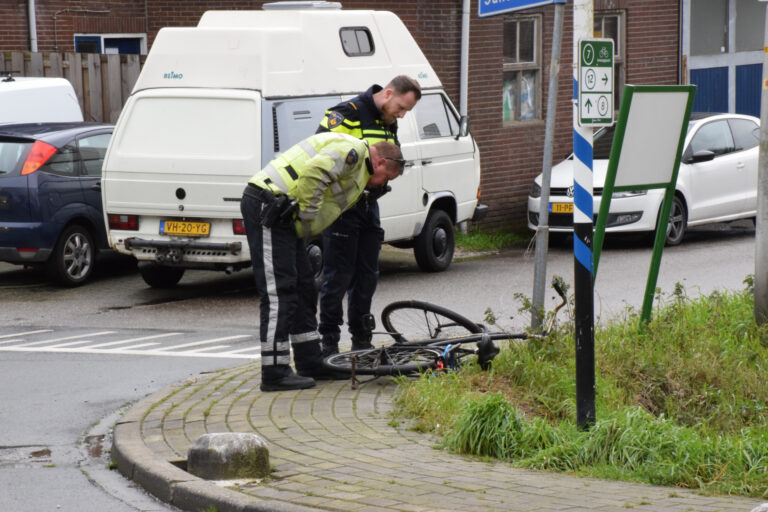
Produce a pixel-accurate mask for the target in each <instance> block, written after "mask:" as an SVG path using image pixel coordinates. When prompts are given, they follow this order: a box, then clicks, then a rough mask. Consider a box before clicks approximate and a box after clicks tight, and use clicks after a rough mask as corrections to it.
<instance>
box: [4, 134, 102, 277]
mask: <svg viewBox="0 0 768 512" xmlns="http://www.w3.org/2000/svg"><path fill="white" fill-rule="evenodd" d="M112 130H113V126H112V125H109V124H97V123H82V122H79V123H32V124H8V125H0V261H5V262H9V263H16V264H24V265H35V264H39V265H45V267H46V271H47V273H48V275H49V277H50V278H51V279H52V280H54V281H56V282H58V283H60V284H63V285H69V286H73V285H79V284H82V283H83V282H85V281H86V280H87V279H88V278H89V277H90V275H91V274H92V272H93V269H94V265H95V260H96V253H97V252H98V251H99V250H102V249H107V248H108V247H109V245H108V244H107V239H106V232H105V229H104V217H103V213H102V208H101V167H102V163H103V161H104V155H105V153H106V151H107V145H108V144H109V140H110V137H111V134H112Z"/></svg>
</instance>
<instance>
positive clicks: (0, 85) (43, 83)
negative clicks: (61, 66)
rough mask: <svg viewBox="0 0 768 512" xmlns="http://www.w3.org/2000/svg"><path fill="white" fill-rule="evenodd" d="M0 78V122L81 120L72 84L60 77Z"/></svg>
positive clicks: (9, 75) (8, 75) (78, 104)
mask: <svg viewBox="0 0 768 512" xmlns="http://www.w3.org/2000/svg"><path fill="white" fill-rule="evenodd" d="M2 74H3V75H4V76H3V77H2V78H0V124H9V123H14V124H17V123H58V122H82V121H83V113H82V111H81V110H80V103H79V102H78V101H77V95H76V94H75V90H74V89H73V88H72V84H70V83H69V81H67V80H65V79H64V78H42V77H14V76H12V75H11V74H10V73H8V72H4V73H2Z"/></svg>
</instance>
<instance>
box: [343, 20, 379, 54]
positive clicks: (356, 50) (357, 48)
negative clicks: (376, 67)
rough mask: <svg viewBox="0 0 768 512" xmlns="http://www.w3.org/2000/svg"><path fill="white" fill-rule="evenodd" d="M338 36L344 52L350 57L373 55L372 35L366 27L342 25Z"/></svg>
mask: <svg viewBox="0 0 768 512" xmlns="http://www.w3.org/2000/svg"><path fill="white" fill-rule="evenodd" d="M339 36H340V37H341V47H342V48H344V53H346V54H347V55H349V56H350V57H361V56H363V55H373V52H374V47H373V37H371V32H370V31H369V30H368V28H367V27H344V28H342V29H341V30H340V31H339Z"/></svg>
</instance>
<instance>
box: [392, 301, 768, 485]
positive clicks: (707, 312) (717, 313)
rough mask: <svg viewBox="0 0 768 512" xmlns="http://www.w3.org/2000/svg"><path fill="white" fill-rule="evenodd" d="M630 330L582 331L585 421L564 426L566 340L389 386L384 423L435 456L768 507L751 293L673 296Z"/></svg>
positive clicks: (765, 332)
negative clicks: (416, 436) (484, 365)
mask: <svg viewBox="0 0 768 512" xmlns="http://www.w3.org/2000/svg"><path fill="white" fill-rule="evenodd" d="M661 299H662V300H661V302H662V303H663V305H662V306H661V307H659V308H658V309H657V311H656V312H655V314H654V319H653V320H652V321H651V322H650V324H649V325H647V326H646V327H645V328H644V329H643V330H642V331H639V330H638V328H637V326H638V322H639V319H638V315H637V314H635V313H634V312H628V313H627V317H626V318H625V319H623V320H622V321H616V322H612V323H610V324H608V325H605V326H598V327H597V328H596V329H595V360H596V368H597V375H596V383H597V384H596V396H597V422H596V424H595V425H594V426H593V427H592V428H591V429H589V430H588V431H583V430H580V429H579V428H578V427H577V426H576V425H575V417H576V405H575V382H574V374H575V370H574V341H573V335H572V332H570V330H569V328H566V327H561V328H559V329H558V330H557V331H556V332H554V333H553V334H552V335H551V336H550V337H549V338H547V339H546V340H537V341H528V342H525V343H506V342H502V344H503V345H504V347H503V348H502V351H501V353H500V354H499V355H498V356H497V358H496V359H495V360H494V363H493V369H492V370H491V371H490V372H483V371H480V369H479V368H477V367H476V366H472V365H470V366H469V367H465V368H464V369H463V370H462V372H460V373H455V374H444V375H438V376H427V375H424V376H422V377H421V378H419V379H418V380H413V381H406V380H404V381H403V382H402V387H401V391H400V392H399V394H398V396H397V397H396V406H397V413H398V414H399V415H402V416H405V417H408V418H411V419H412V420H413V422H412V424H413V425H414V428H416V429H418V430H422V431H428V432H436V433H438V434H441V435H442V438H441V439H442V444H443V446H444V447H446V448H448V449H450V450H453V451H455V452H458V453H465V454H472V455H478V456H484V457H493V458H497V459H501V460H505V461H510V462H512V463H514V464H515V465H518V466H522V467H527V468H535V469H543V470H551V471H565V472H570V473H574V474H579V475H585V476H594V477H598V478H607V479H616V480H627V481H636V482H645V483H650V484H659V485H669V486H677V487H685V488H691V489H698V490H701V491H705V492H712V493H724V494H738V495H746V496H756V497H757V496H760V497H768V382H766V378H765V376H766V365H768V348H767V347H768V326H757V325H756V324H755V322H754V316H753V300H752V293H751V290H749V289H747V290H744V291H742V292H735V293H713V294H711V295H709V296H706V297H700V298H697V299H695V300H691V299H689V298H688V297H687V296H686V294H685V291H684V289H683V288H682V287H679V286H678V287H677V288H676V290H675V292H674V293H673V294H672V296H670V297H666V298H664V297H661Z"/></svg>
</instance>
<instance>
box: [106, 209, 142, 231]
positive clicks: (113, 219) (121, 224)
mask: <svg viewBox="0 0 768 512" xmlns="http://www.w3.org/2000/svg"><path fill="white" fill-rule="evenodd" d="M107 221H108V222H109V229H122V230H124V231H138V230H139V217H138V216H137V215H120V214H119V213H110V214H109V215H107Z"/></svg>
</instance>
